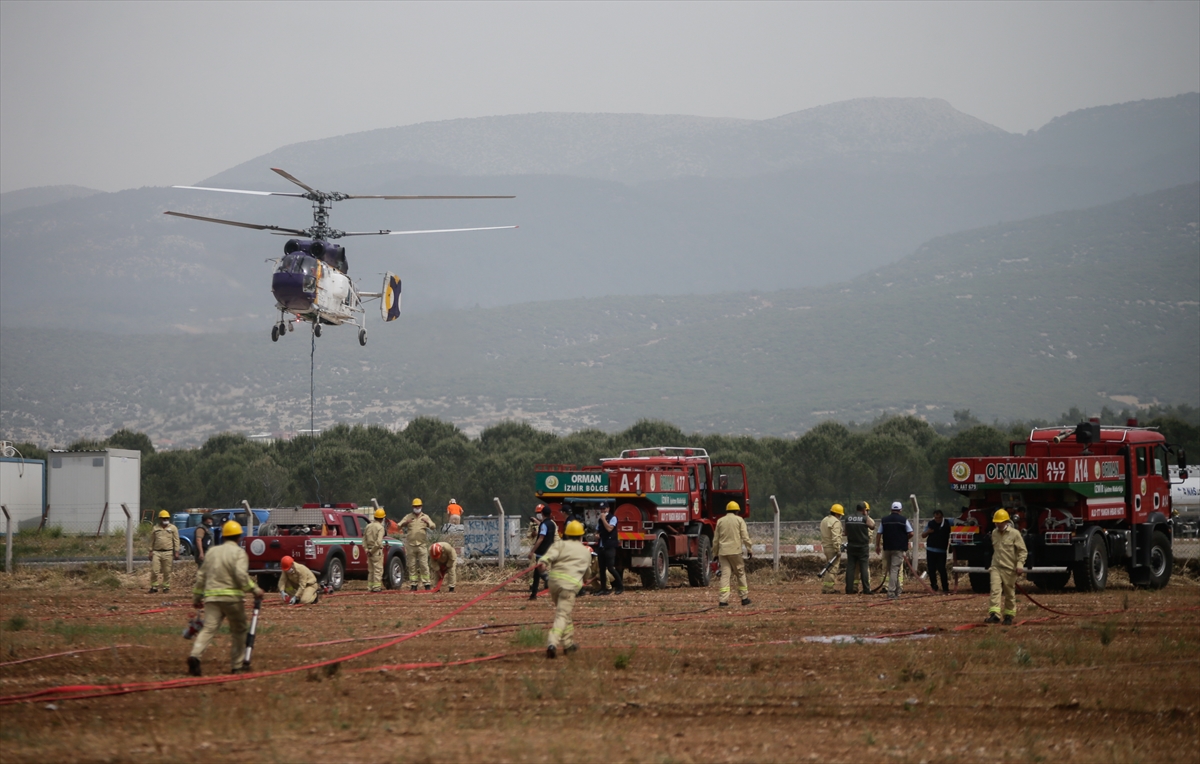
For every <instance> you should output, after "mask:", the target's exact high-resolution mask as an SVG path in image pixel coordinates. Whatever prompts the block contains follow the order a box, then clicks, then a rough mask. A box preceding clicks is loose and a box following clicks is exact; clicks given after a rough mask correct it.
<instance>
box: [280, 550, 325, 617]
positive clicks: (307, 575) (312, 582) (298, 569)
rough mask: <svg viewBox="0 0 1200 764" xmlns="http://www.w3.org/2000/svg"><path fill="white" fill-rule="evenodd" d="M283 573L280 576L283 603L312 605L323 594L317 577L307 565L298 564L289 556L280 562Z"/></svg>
mask: <svg viewBox="0 0 1200 764" xmlns="http://www.w3.org/2000/svg"><path fill="white" fill-rule="evenodd" d="M279 567H280V568H281V569H282V570H283V573H282V574H281V575H280V576H279V594H280V595H281V596H282V597H283V601H284V602H286V603H290V604H292V605H311V604H313V603H314V602H316V601H317V598H318V597H319V596H320V594H321V585H320V584H319V583H317V575H316V574H315V573H313V572H312V571H311V570H309V568H308V566H307V565H303V564H301V563H298V562H296V561H295V560H293V559H292V558H291V556H289V555H285V556H284V558H283V559H282V560H280V561H279Z"/></svg>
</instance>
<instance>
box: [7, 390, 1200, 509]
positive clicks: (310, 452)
mask: <svg viewBox="0 0 1200 764" xmlns="http://www.w3.org/2000/svg"><path fill="white" fill-rule="evenodd" d="M1147 413H1148V414H1149V416H1148V417H1145V415H1146V414H1147ZM1128 416H1129V414H1128V412H1125V411H1122V412H1119V413H1118V412H1115V411H1112V410H1110V409H1108V408H1105V409H1104V410H1103V411H1102V412H1101V421H1102V422H1103V423H1104V424H1124V423H1125V420H1126V418H1127V417H1128ZM1143 416H1144V417H1145V418H1144V420H1143V421H1142V424H1143V425H1146V426H1156V427H1158V428H1159V429H1160V431H1161V432H1162V433H1163V434H1164V435H1165V436H1166V438H1167V440H1168V442H1170V443H1173V444H1177V445H1181V446H1183V447H1185V448H1186V449H1187V450H1188V451H1189V452H1190V453H1191V454H1193V456H1194V455H1196V454H1197V453H1200V410H1198V409H1196V408H1193V407H1191V406H1187V405H1181V406H1175V407H1160V408H1156V409H1151V410H1150V411H1149V412H1143ZM1086 418H1087V417H1086V415H1084V414H1083V413H1082V412H1080V411H1079V409H1077V408H1072V409H1071V410H1070V411H1068V412H1067V413H1064V414H1063V415H1062V416H1061V417H1060V418H1059V420H1058V421H1030V422H1013V423H1008V424H1001V423H999V422H993V423H992V424H986V423H983V422H980V421H979V420H978V419H976V418H975V417H973V416H972V415H971V413H970V412H969V411H959V412H955V414H954V422H952V423H948V424H941V425H936V424H930V423H928V422H926V421H923V420H921V419H918V418H916V417H913V416H892V417H886V418H880V419H877V420H875V421H874V422H870V423H867V424H856V423H854V422H850V423H848V424H843V423H840V422H836V421H827V422H823V423H821V424H819V425H817V426H816V427H814V428H812V429H811V430H809V431H808V432H806V433H804V434H803V435H802V436H800V437H798V438H777V437H761V438H756V437H752V436H732V435H720V434H710V435H703V434H691V435H687V434H685V433H684V432H683V431H681V430H680V429H679V428H678V427H676V426H675V425H673V424H670V423H668V422H661V421H653V420H643V421H640V422H638V423H637V424H635V425H633V426H632V427H630V428H628V429H626V430H622V431H621V432H617V433H605V432H603V431H601V430H595V429H588V430H581V431H578V432H574V433H571V434H569V435H563V436H560V435H555V434H553V433H547V432H542V431H539V430H536V429H534V428H533V427H531V426H530V425H528V424H526V423H524V422H512V421H506V422H501V423H499V424H496V425H494V426H492V427H489V428H487V429H486V430H483V431H482V432H481V433H480V434H479V437H477V438H471V437H468V436H467V435H466V434H465V433H463V432H462V431H461V430H459V429H458V427H456V426H455V425H453V424H451V423H448V422H443V421H441V420H439V419H435V418H431V417H419V418H416V419H414V420H412V421H411V422H409V424H408V425H407V426H406V427H405V428H404V429H403V430H401V431H392V430H389V429H386V428H384V427H379V426H368V427H364V426H361V425H356V426H353V427H351V426H347V425H337V426H335V427H332V428H330V429H327V430H325V431H324V432H321V433H320V434H319V435H318V436H317V437H315V438H313V437H307V436H305V437H297V438H294V439H292V440H277V441H275V442H273V443H269V444H265V443H260V442H256V441H251V440H249V439H248V438H247V437H246V436H244V435H241V434H236V433H222V434H219V435H214V436H213V437H211V438H209V439H208V441H207V442H206V443H205V444H204V445H203V446H201V447H200V448H196V449H190V450H177V451H176V450H172V451H156V450H155V449H154V447H153V445H152V443H151V440H150V438H149V437H148V436H147V435H146V434H145V433H140V432H131V431H129V430H118V431H117V432H115V433H113V435H111V436H109V437H108V438H106V439H105V440H103V441H88V440H81V441H78V442H76V443H74V444H72V445H71V446H70V447H69V449H68V450H72V451H79V450H91V449H98V448H105V447H111V448H127V449H134V450H138V451H141V453H142V508H143V509H153V510H157V509H166V510H169V511H179V510H183V509H186V508H190V507H231V506H237V505H238V504H239V503H240V502H241V501H242V500H243V499H245V500H247V501H249V502H250V504H251V506H255V507H273V506H289V505H296V504H301V503H304V502H313V501H320V502H331V503H332V502H357V503H358V504H359V505H360V506H361V505H363V504H369V503H370V500H371V499H372V498H375V499H377V500H378V501H379V503H380V504H381V505H383V506H385V507H387V508H388V510H389V514H391V515H393V516H398V515H399V514H401V513H403V512H405V511H407V508H408V506H409V505H410V503H411V501H412V499H413V498H415V497H419V498H421V499H422V500H423V501H424V502H425V505H426V507H428V508H431V509H438V508H440V507H444V506H445V504H446V503H447V502H448V501H449V499H450V498H451V497H454V498H456V499H458V502H459V503H460V504H462V505H463V506H464V507H465V508H466V511H467V513H468V514H488V513H491V512H493V511H494V509H493V503H492V498H493V497H499V498H500V499H501V501H502V502H503V504H504V507H505V511H506V512H507V513H520V514H523V515H528V514H530V512H531V510H532V507H533V505H534V503H535V497H534V494H533V473H534V465H536V464H575V465H579V466H584V465H593V464H598V463H599V460H600V459H601V458H603V457H610V456H617V455H619V454H620V452H621V451H622V450H623V449H627V448H645V447H650V446H666V445H671V446H690V447H700V448H704V449H707V451H708V453H709V455H710V456H711V457H712V459H713V461H714V462H741V463H744V464H745V465H746V471H747V477H748V480H749V483H750V495H751V519H754V520H768V519H770V518H771V517H772V516H773V508H772V507H771V506H770V502H769V501H768V497H769V496H771V495H774V496H775V497H776V499H777V500H778V502H779V506H780V514H781V517H782V518H783V519H785V520H808V519H817V518H820V517H821V516H823V515H824V514H825V513H826V512H827V511H828V509H829V505H830V504H832V503H833V502H841V503H843V504H848V503H856V502H859V501H863V500H866V501H869V502H870V503H871V504H872V506H873V507H876V508H883V507H884V506H886V505H889V504H890V503H891V502H892V501H895V500H905V499H907V497H908V496H909V494H915V495H916V496H917V497H918V500H919V501H920V502H921V506H922V509H923V511H932V510H933V509H936V508H939V507H940V508H942V509H944V510H946V511H951V510H953V509H954V508H956V507H957V506H959V504H961V498H960V497H959V496H958V495H957V494H954V493H953V492H951V491H950V490H949V489H948V488H947V476H946V464H947V460H948V459H949V458H951V457H958V456H999V455H1005V454H1007V453H1008V444H1009V441H1012V440H1023V439H1024V438H1025V437H1027V436H1028V434H1029V430H1030V429H1031V428H1032V427H1034V426H1045V425H1053V424H1062V425H1072V424H1075V423H1077V422H1079V421H1083V420H1085V419H1086ZM18 447H19V449H20V450H21V452H22V453H23V454H24V455H25V456H26V457H27V458H45V456H46V451H44V450H42V449H40V448H38V447H37V446H35V445H32V444H28V443H23V444H19V445H18Z"/></svg>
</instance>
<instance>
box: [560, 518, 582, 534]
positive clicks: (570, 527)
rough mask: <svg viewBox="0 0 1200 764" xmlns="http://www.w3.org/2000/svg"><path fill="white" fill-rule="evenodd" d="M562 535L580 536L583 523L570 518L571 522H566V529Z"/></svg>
mask: <svg viewBox="0 0 1200 764" xmlns="http://www.w3.org/2000/svg"><path fill="white" fill-rule="evenodd" d="M563 535H564V536H574V537H575V538H580V537H582V536H583V523H581V522H579V521H578V520H572V521H571V522H569V523H567V529H566V530H565V531H563Z"/></svg>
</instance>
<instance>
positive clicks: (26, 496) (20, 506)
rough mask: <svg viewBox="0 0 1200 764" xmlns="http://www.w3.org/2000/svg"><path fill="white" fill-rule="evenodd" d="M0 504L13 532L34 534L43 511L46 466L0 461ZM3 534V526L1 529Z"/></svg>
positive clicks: (34, 462) (38, 461) (17, 460)
mask: <svg viewBox="0 0 1200 764" xmlns="http://www.w3.org/2000/svg"><path fill="white" fill-rule="evenodd" d="M0 504H3V505H4V506H5V507H6V508H7V509H8V514H9V517H10V518H12V524H13V532H16V531H23V530H36V529H37V527H38V525H39V524H41V522H42V510H43V509H45V507H46V463H45V462H43V461H42V460H41V459H21V458H19V457H7V456H5V457H0ZM3 519H4V517H3V516H2V515H0V520H3ZM3 532H4V526H3V525H0V533H3Z"/></svg>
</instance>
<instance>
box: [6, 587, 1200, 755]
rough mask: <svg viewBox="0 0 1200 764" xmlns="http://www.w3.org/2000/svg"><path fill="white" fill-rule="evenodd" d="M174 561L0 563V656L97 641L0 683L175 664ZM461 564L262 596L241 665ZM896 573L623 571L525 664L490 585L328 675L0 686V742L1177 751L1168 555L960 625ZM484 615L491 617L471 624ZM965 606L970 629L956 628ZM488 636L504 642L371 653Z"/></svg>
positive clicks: (401, 609)
mask: <svg viewBox="0 0 1200 764" xmlns="http://www.w3.org/2000/svg"><path fill="white" fill-rule="evenodd" d="M809 567H811V566H809ZM179 570H180V571H181V572H180V573H179V574H177V575H176V578H175V581H174V582H173V591H172V595H173V596H172V597H171V598H170V600H169V601H165V600H164V598H163V596H162V595H161V594H160V595H150V594H146V593H145V588H146V580H147V575H148V574H147V573H145V572H143V573H140V574H135V575H134V576H132V577H128V578H127V577H126V576H125V575H124V574H123V573H114V572H111V571H108V570H106V569H102V568H90V569H87V570H83V571H78V572H75V573H66V572H63V571H61V570H37V571H32V572H19V573H18V574H16V575H14V576H12V577H3V576H0V605H2V610H0V615H2V617H0V662H9V661H15V660H22V659H26V658H34V657H38V656H43V655H49V654H54V653H59V652H63V651H69V650H86V649H90V648H105V649H102V650H99V651H95V652H84V653H78V654H75V655H70V656H63V657H55V658H48V659H45V660H36V661H30V662H25V663H16V664H13V663H7V664H5V665H0V696H4V697H10V696H14V695H18V694H22V693H28V692H33V691H37V690H42V689H46V688H50V687H55V686H58V685H108V684H112V683H128V682H155V681H170V680H176V679H179V678H181V677H183V676H184V674H185V670H184V668H185V663H184V662H185V658H186V656H187V653H188V650H189V648H190V643H188V642H185V641H184V640H183V639H181V638H180V631H181V630H182V628H183V626H184V623H185V621H186V620H187V618H188V617H189V616H190V614H191V610H190V607H189V606H188V602H187V601H188V599H189V597H188V594H187V593H188V592H189V591H190V584H191V571H192V566H190V565H188V564H181V565H180V566H179ZM672 575H673V577H674V575H675V573H674V572H673V573H672ZM468 576H469V577H470V578H472V579H473V580H468V581H460V584H459V587H458V592H457V593H456V594H454V595H450V594H445V593H437V594H434V595H432V596H431V595H428V594H417V595H413V594H410V593H408V592H407V591H405V592H398V593H391V592H386V593H383V594H376V595H367V594H366V593H365V586H364V584H363V583H362V582H358V581H352V582H349V583H348V585H347V588H346V589H345V590H344V591H343V593H342V594H341V595H339V596H333V597H328V598H326V599H324V600H323V601H322V602H321V603H320V604H318V605H316V606H312V607H307V608H295V607H283V606H280V605H278V604H276V603H275V602H274V601H271V600H268V605H267V607H265V608H264V611H263V616H262V621H261V622H260V627H259V636H258V644H257V647H256V651H255V665H254V669H255V671H261V672H268V671H273V670H278V669H285V668H289V667H295V666H303V665H307V664H310V663H314V662H318V661H321V660H326V659H332V658H337V657H340V656H344V655H348V654H350V653H354V652H357V651H360V650H363V649H366V648H368V647H371V646H378V645H381V644H385V643H386V641H355V642H346V643H342V644H334V645H325V646H315V647H306V646H304V645H305V644H307V643H310V642H321V641H328V640H339V639H355V638H357V639H361V638H363V637H370V636H375V635H385V634H396V635H399V634H403V633H407V632H411V631H414V630H416V629H418V628H420V627H421V626H425V625H428V624H430V623H431V622H432V621H434V620H436V619H437V618H440V617H441V616H443V615H445V614H446V613H448V612H450V611H451V610H453V609H454V608H456V607H458V606H460V605H462V604H464V603H466V602H468V601H469V600H470V599H472V598H474V597H476V596H478V595H480V594H482V593H483V592H485V591H487V589H488V588H490V586H491V585H494V583H496V582H498V581H499V577H498V576H497V574H496V573H495V572H494V571H492V572H490V573H482V572H475V573H473V574H468ZM489 576H490V579H489ZM673 580H674V578H673ZM964 584H965V581H964ZM921 588H923V587H920V586H914V585H912V582H910V586H909V587H908V589H907V591H906V594H905V596H904V597H903V598H902V599H901V600H900V602H899V603H890V602H888V601H887V600H886V599H884V598H882V597H879V596H861V595H858V596H847V595H842V594H838V595H832V596H823V595H822V594H821V593H820V585H819V583H817V581H816V578H815V575H813V573H812V572H811V571H810V570H807V569H806V570H804V571H796V570H792V571H788V572H786V573H784V574H783V575H782V576H781V577H780V580H776V578H775V576H774V574H773V573H772V572H771V571H770V569H769V568H763V569H759V570H757V571H756V572H754V573H753V574H752V576H751V589H752V591H751V597H752V598H753V604H752V605H751V606H750V607H740V606H738V605H736V604H735V605H734V606H733V607H731V608H727V609H724V610H721V611H718V610H717V609H716V608H715V604H716V595H717V591H716V585H715V584H714V586H713V587H711V588H709V589H692V588H688V587H687V586H686V582H685V580H684V579H683V577H682V575H681V576H680V579H679V580H678V585H677V586H675V587H674V588H671V589H669V590H666V591H658V592H649V591H642V590H641V589H640V588H638V587H637V585H636V584H634V583H633V581H632V579H631V580H630V583H629V586H628V589H627V591H626V594H625V595H623V596H621V597H585V598H583V599H581V600H580V601H579V604H578V606H577V607H576V610H575V616H576V624H577V632H576V634H577V638H578V640H579V641H580V643H581V644H582V645H583V647H584V649H582V650H581V651H580V652H578V653H576V654H574V655H572V656H566V657H560V658H559V659H557V660H554V661H549V660H546V658H545V657H544V652H543V645H544V636H543V633H544V630H545V629H546V628H548V626H549V623H550V621H551V608H550V604H549V602H548V601H547V599H546V598H544V597H543V598H541V599H539V601H538V602H536V603H534V602H529V601H528V599H527V597H526V595H524V594H522V592H523V591H524V585H522V584H521V583H514V584H510V585H509V586H508V587H507V589H506V590H504V591H502V592H500V593H498V594H496V595H494V596H492V597H490V598H488V599H485V600H483V601H482V602H480V603H478V604H477V605H474V606H473V607H471V608H470V609H468V610H466V611H465V612H463V613H462V614H460V615H458V616H456V617H454V618H453V619H452V620H451V621H449V622H447V623H445V624H444V625H442V626H440V627H438V629H439V630H434V631H432V632H429V633H426V634H423V635H421V636H419V637H416V638H413V639H411V640H409V641H406V642H403V643H401V644H397V645H394V646H391V647H387V648H385V649H383V650H380V651H378V652H375V653H373V654H370V655H366V656H363V657H360V658H356V659H354V660H352V661H349V662H347V663H342V664H339V668H338V670H336V671H335V670H333V669H331V668H330V669H317V670H302V671H299V672H296V673H290V674H284V675H279V676H271V677H264V678H253V677H251V678H249V679H247V680H244V681H236V682H230V683H223V684H213V685H207V686H198V687H188V688H173V689H165V690H159V691H153V692H137V693H132V694H124V695H115V696H110V697H99V698H91V699H83V700H53V701H48V700H41V701H39V702H36V703H18V704H10V705H0V758H2V759H3V761H4V762H6V764H12V763H14V762H23V761H36V762H39V764H40V763H44V762H47V761H193V760H195V761H227V760H228V761H233V760H236V761H240V762H246V761H254V762H259V761H266V762H273V761H279V762H295V761H300V762H310V761H312V762H317V761H339V762H340V761H446V762H484V761H547V762H556V761H597V762H608V761H652V762H692V761H756V762H757V761H809V760H811V761H852V762H862V761H900V762H907V761H911V762H938V761H978V762H998V761H1045V762H1054V763H1055V764H1057V763H1058V762H1089V763H1090V762H1155V761H1162V762H1180V761H1186V760H1191V761H1195V760H1196V757H1197V755H1198V752H1200V716H1198V713H1200V691H1198V689H1197V688H1200V583H1197V582H1196V581H1195V580H1193V579H1191V578H1187V577H1184V576H1181V575H1177V576H1176V577H1174V578H1173V579H1172V583H1171V585H1170V586H1169V587H1168V588H1167V589H1165V590H1162V591H1157V592H1149V591H1139V590H1134V589H1133V588H1131V587H1130V586H1129V585H1128V583H1127V581H1125V580H1124V579H1123V578H1122V577H1121V576H1120V574H1114V575H1113V577H1112V579H1111V580H1110V587H1109V589H1108V590H1107V591H1105V592H1103V593H1100V594H1079V593H1075V592H1066V593H1060V594H1045V595H1043V594H1039V593H1036V592H1034V595H1033V596H1034V597H1035V598H1036V599H1038V600H1039V601H1041V602H1043V603H1044V604H1046V605H1047V606H1049V607H1052V608H1055V609H1058V610H1062V611H1064V612H1068V613H1072V614H1075V615H1070V616H1060V615H1055V614H1054V613H1051V612H1048V611H1046V610H1042V609H1038V608H1037V607H1035V606H1034V605H1033V604H1032V603H1031V602H1030V601H1029V600H1027V599H1023V600H1022V601H1021V603H1020V606H1019V613H1018V620H1019V621H1020V620H1021V619H1028V620H1026V621H1025V622H1023V623H1018V625H1016V626H1013V627H1001V626H991V627H982V626H978V627H976V625H978V624H980V622H981V621H982V619H983V617H984V615H985V613H986V598H983V597H978V596H973V595H969V594H964V595H958V596H936V595H924V594H923V593H922V592H919V591H918V589H921ZM164 602H166V604H164ZM164 607H165V608H166V609H165V610H164V611H163V612H153V613H144V614H139V611H143V610H158V609H161V608H164ZM1109 611H1112V612H1109ZM484 624H492V625H496V626H494V627H493V628H486V629H483V628H479V627H481V626H482V625H484ZM964 625H967V626H970V627H972V628H966V629H961V630H958V629H957V628H956V627H960V626H964ZM464 627H467V628H465V629H464ZM472 627H473V628H472ZM443 629H460V630H457V631H442V630H443ZM920 630H924V631H923V633H922V634H920V635H916V636H917V637H919V638H897V639H895V640H894V641H890V642H885V643H871V642H867V643H850V644H822V643H813V642H807V641H805V637H814V636H816V637H828V636H834V635H858V636H870V635H880V634H896V633H903V632H916V631H920ZM114 645H116V646H118V647H113V646H114ZM125 645H129V646H125ZM496 654H505V657H503V658H500V659H498V660H494V661H490V662H478V663H472V664H468V665H459V666H451V667H443V668H430V667H423V668H411V669H395V670H387V671H381V670H378V669H374V667H378V666H383V665H392V664H401V663H413V662H438V661H457V660H464V659H473V658H478V657H485V656H491V655H496ZM227 655H228V637H226V636H224V635H222V636H219V637H218V638H217V640H216V641H214V644H213V646H212V647H210V648H209V651H208V652H207V653H206V654H205V662H204V668H205V676H206V677H208V676H219V675H221V674H223V672H224V670H225V669H226V668H227V665H226V664H227ZM363 669H374V670H367V671H363ZM0 702H2V699H0Z"/></svg>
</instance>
